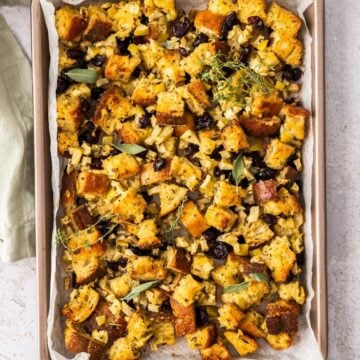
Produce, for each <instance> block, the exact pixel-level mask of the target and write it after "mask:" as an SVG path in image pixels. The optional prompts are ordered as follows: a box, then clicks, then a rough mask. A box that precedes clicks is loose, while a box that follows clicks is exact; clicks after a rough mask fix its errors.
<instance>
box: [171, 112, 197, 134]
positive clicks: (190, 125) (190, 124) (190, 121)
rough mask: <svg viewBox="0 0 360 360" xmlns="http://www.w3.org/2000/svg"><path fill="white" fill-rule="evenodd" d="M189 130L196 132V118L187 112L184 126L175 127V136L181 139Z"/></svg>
mask: <svg viewBox="0 0 360 360" xmlns="http://www.w3.org/2000/svg"><path fill="white" fill-rule="evenodd" d="M188 130H191V131H195V124H194V116H193V115H192V114H191V113H190V112H188V111H185V113H184V117H183V124H181V125H177V126H175V130H174V134H175V136H177V137H180V136H181V135H182V134H184V133H185V132H186V131H188Z"/></svg>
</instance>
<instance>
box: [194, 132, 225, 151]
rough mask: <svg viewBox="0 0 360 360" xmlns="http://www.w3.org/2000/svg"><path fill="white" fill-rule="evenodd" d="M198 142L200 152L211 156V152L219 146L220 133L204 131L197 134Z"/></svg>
mask: <svg viewBox="0 0 360 360" xmlns="http://www.w3.org/2000/svg"><path fill="white" fill-rule="evenodd" d="M197 136H198V138H199V141H200V150H199V151H200V152H203V153H205V154H207V155H211V154H212V153H213V151H214V150H215V149H216V148H217V147H218V146H219V145H220V144H221V143H220V132H219V130H218V129H205V130H201V131H199V132H198V133H197Z"/></svg>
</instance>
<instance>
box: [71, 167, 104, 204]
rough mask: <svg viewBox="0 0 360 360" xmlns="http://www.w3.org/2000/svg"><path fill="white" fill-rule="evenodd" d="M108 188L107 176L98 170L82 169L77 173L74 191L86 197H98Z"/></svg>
mask: <svg viewBox="0 0 360 360" xmlns="http://www.w3.org/2000/svg"><path fill="white" fill-rule="evenodd" d="M109 188H110V180H109V178H108V176H107V175H106V174H104V173H102V172H100V171H98V170H92V171H83V172H81V173H80V174H79V175H78V178H77V182H76V192H77V194H78V195H80V196H83V197H85V198H88V199H94V198H100V197H103V196H105V195H106V194H107V192H108V190H109Z"/></svg>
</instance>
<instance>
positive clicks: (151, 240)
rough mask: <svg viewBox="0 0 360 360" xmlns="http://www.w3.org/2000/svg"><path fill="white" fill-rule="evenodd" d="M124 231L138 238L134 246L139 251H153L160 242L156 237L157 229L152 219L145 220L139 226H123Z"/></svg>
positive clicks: (128, 224) (127, 224)
mask: <svg viewBox="0 0 360 360" xmlns="http://www.w3.org/2000/svg"><path fill="white" fill-rule="evenodd" d="M124 226H125V229H126V231H128V232H130V233H131V234H134V235H136V236H137V237H138V242H137V243H136V246H137V247H138V248H140V249H155V248H157V247H159V246H160V245H161V244H162V242H161V240H160V239H159V238H158V237H157V233H158V228H157V225H156V222H155V220H154V219H147V220H144V221H142V222H141V223H140V224H138V225H135V224H130V223H125V224H124Z"/></svg>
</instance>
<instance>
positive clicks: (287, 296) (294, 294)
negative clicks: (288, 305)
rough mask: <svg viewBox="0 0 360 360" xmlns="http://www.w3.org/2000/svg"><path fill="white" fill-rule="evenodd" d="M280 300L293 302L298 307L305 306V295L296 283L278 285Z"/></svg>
mask: <svg viewBox="0 0 360 360" xmlns="http://www.w3.org/2000/svg"><path fill="white" fill-rule="evenodd" d="M279 295H280V298H281V299H283V300H286V301H290V300H294V301H296V302H297V303H298V304H300V305H304V304H305V300H306V295H305V290H304V288H303V287H302V286H301V285H300V284H299V282H298V281H292V282H290V283H288V284H280V286H279Z"/></svg>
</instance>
